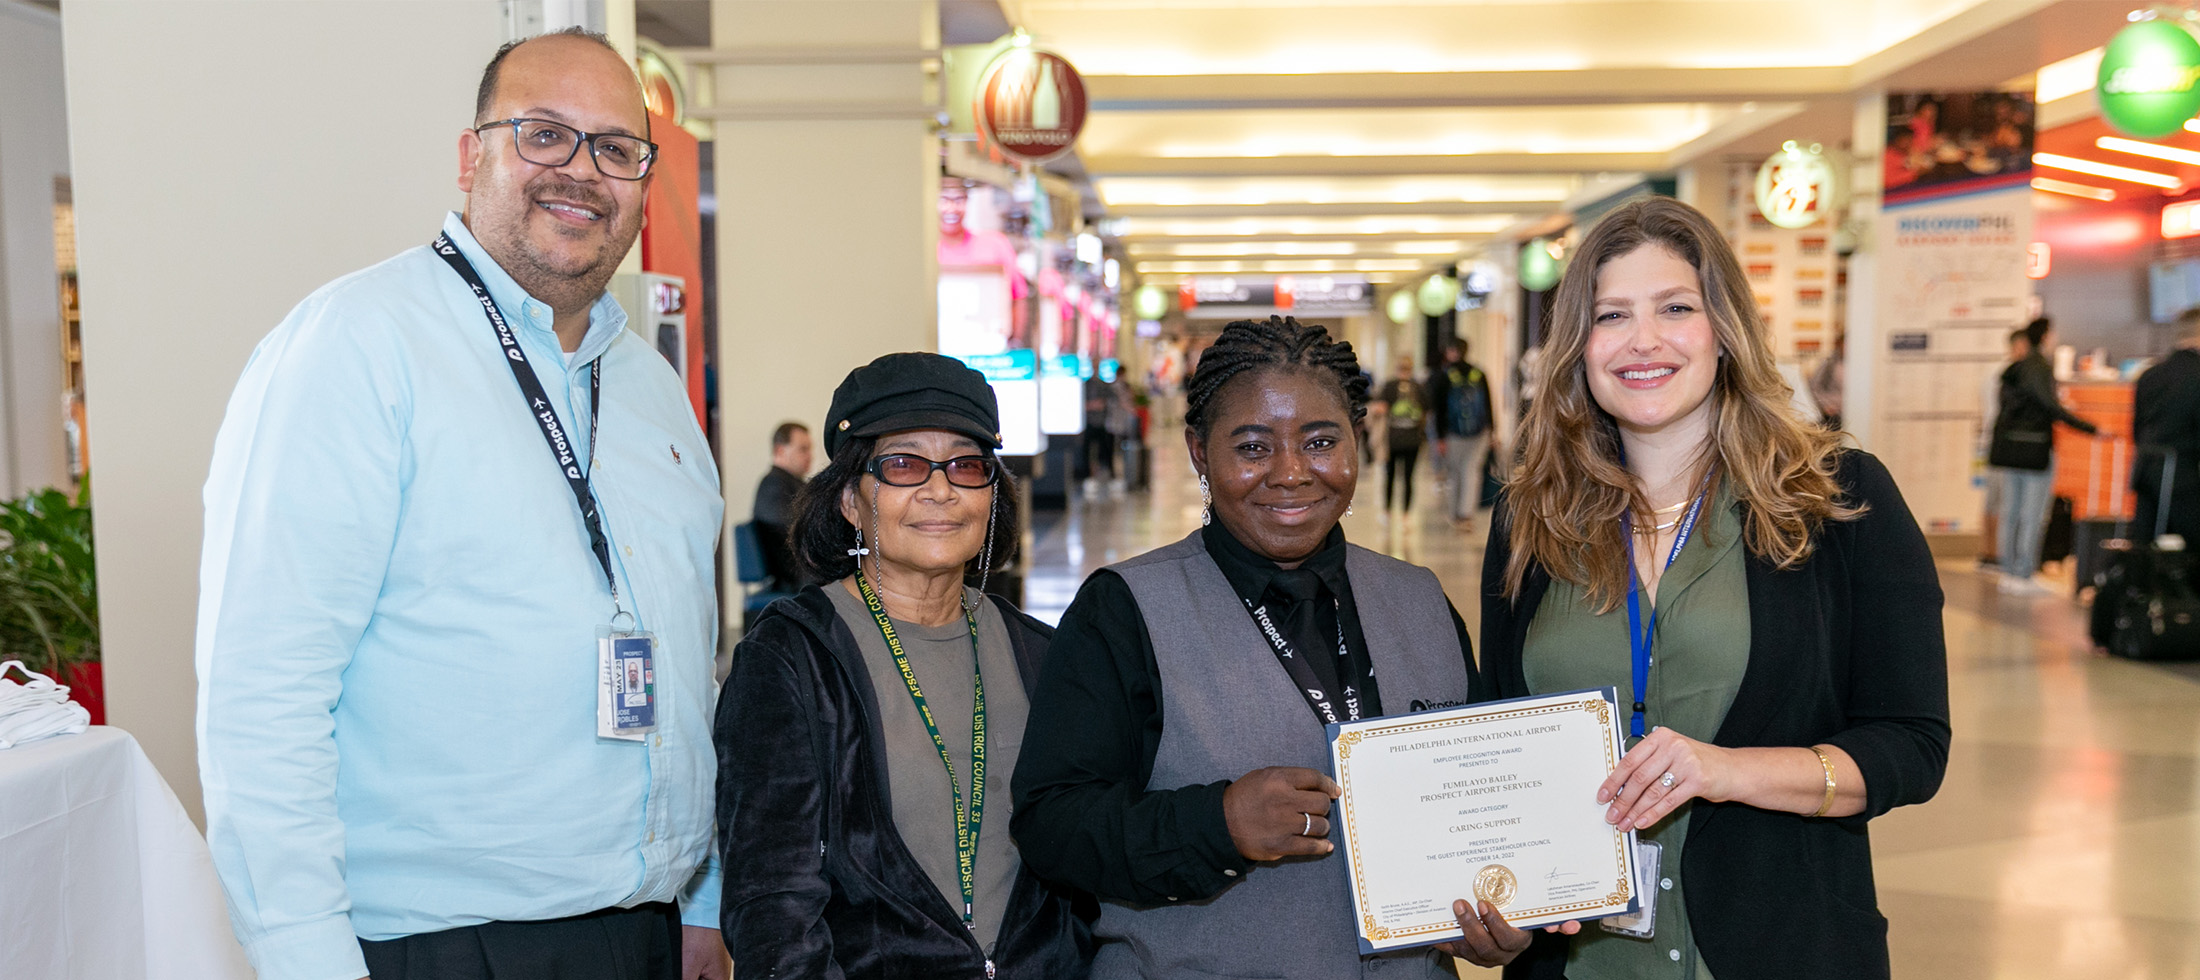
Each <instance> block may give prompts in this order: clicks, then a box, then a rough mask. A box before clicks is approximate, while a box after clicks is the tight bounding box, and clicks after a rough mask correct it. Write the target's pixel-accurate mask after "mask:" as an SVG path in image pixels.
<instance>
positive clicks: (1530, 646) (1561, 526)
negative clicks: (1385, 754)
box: [1482, 198, 1948, 980]
mask: <svg viewBox="0 0 2200 980" xmlns="http://www.w3.org/2000/svg"><path fill="white" fill-rule="evenodd" d="M1575 255H1576V258H1575V260H1574V264H1573V266H1572V267H1571V268H1569V269H1568V270H1567V273H1566V276H1565V278H1564V280H1563V281H1562V282H1561V283H1560V284H1559V287H1558V295H1557V299H1556V303H1555V306H1554V310H1553V312H1554V315H1553V317H1552V324H1551V333H1550V337H1549V340H1548V341H1547V343H1546V347H1545V352H1546V356H1545V360H1544V366H1543V370H1544V373H1543V377H1542V381H1543V387H1542V394H1541V396H1540V397H1538V398H1537V399H1536V401H1535V403H1534V404H1533V405H1532V406H1531V407H1530V408H1529V410H1528V412H1527V414H1526V416H1525V417H1524V418H1523V419H1522V422H1521V432H1520V445H1521V446H1522V447H1523V458H1522V460H1521V465H1520V467H1519V468H1518V470H1517V473H1516V476H1515V478H1514V479H1513V481H1512V482H1511V484H1510V485H1509V486H1508V487H1507V491H1506V496H1505V500H1504V502H1503V505H1502V506H1501V507H1500V510H1499V515H1498V516H1499V521H1498V524H1497V527H1496V530H1495V531H1493V533H1492V535H1491V539H1490V547H1489V550H1488V552H1487V555H1486V558H1485V564H1484V568H1483V581H1484V601H1483V617H1482V648H1483V661H1482V671H1483V674H1484V678H1485V680H1486V681H1487V682H1488V687H1489V689H1491V690H1493V691H1495V692H1496V694H1497V695H1498V696H1500V697H1518V696H1524V695H1528V694H1534V693H1545V692H1555V691H1565V690H1575V689H1580V688H1586V687H1606V686H1610V687H1615V688H1617V689H1618V690H1619V691H1620V692H1621V700H1622V707H1623V709H1626V708H1631V709H1632V711H1630V712H1628V713H1629V714H1631V715H1632V724H1631V734H1632V736H1633V737H1631V738H1630V740H1629V741H1630V747H1629V749H1628V752H1627V754H1626V756H1625V758H1624V759H1623V760H1622V761H1621V764H1620V766H1619V767H1618V769H1617V770H1616V771H1615V772H1614V773H1613V775H1612V777H1611V778H1610V779H1609V780H1607V781H1606V783H1605V784H1604V786H1603V787H1602V789H1601V790H1600V791H1599V793H1598V797H1597V799H1598V802H1600V803H1607V804H1609V807H1608V810H1607V813H1606V819H1607V820H1609V821H1611V822H1612V823H1613V824H1615V825H1617V826H1620V827H1621V828H1623V829H1633V830H1636V831H1637V832H1638V834H1639V839H1640V840H1642V841H1644V842H1646V846H1645V848H1644V852H1645V855H1646V857H1645V859H1644V861H1643V862H1642V863H1643V864H1644V865H1645V866H1646V867H1648V865H1649V864H1650V863H1651V862H1655V864H1656V867H1655V868H1654V869H1652V870H1651V873H1650V874H1649V875H1648V877H1647V879H1646V880H1647V882H1649V887H1650V888H1651V889H1652V893H1653V895H1654V901H1653V903H1652V906H1653V908H1652V911H1651V914H1649V915H1646V916H1642V917H1638V918H1637V919H1634V920H1630V921H1628V922H1625V923H1619V922H1605V923H1600V924H1598V926H1596V927H1590V928H1584V929H1583V930H1582V932H1581V934H1580V935H1579V936H1575V937H1566V936H1559V935H1539V936H1537V937H1536V943H1535V946H1534V948H1532V949H1531V950H1530V951H1529V953H1528V954H1526V955H1524V956H1522V957H1521V958H1520V959H1519V960H1516V961H1515V962H1514V964H1513V965H1512V966H1511V967H1510V968H1508V969H1507V971H1506V975H1507V976H1508V977H1516V976H1518V977H1560V976H1564V977H1571V978H1575V980H1584V978H1605V977H1626V978H1643V977H1661V978H1672V980H1701V978H1705V977H1712V976H1718V977H1723V978H1728V980H1740V978H1752V977H1781V978H1811V977H1824V978H1828V980H1832V978H1841V980H1855V978H1869V977H1885V976H1887V975H1888V972H1889V966H1888V962H1887V948H1886V920H1885V919H1884V918H1882V917H1881V916H1880V915H1879V913H1878V910H1877V902H1876V899H1875V897H1874V894H1873V889H1872V884H1871V858H1870V851H1869V844H1868V842H1867V838H1866V836H1865V830H1864V823H1865V821H1866V820H1867V819H1869V818H1870V817H1872V816H1876V815H1878V814H1880V813H1883V812H1885V811H1886V810H1888V809H1890V808H1892V807H1894V806H1899V805H1902V804H1906V803H1918V802H1922V801H1924V800H1925V799H1927V798H1928V797H1930V796H1931V795H1932V793H1933V791H1934V790H1935V789H1936V788H1937V787H1938V786H1939V782H1940V777H1941V773H1942V772H1943V770H1944V769H1945V768H1946V764H1947V746H1948V721H1947V718H1948V708H1947V668H1946V661H1945V650H1944V645H1943V639H1942V634H1941V623H1940V606H1941V594H1940V587H1939V582H1938V578H1937V576H1936V574H1935V572H1934V568H1933V564H1932V558H1931V555H1930V554H1929V552H1928V551H1927V549H1926V546H1925V540H1924V536H1923V534H1922V533H1920V531H1919V530H1918V527H1917V522H1916V521H1915V520H1914V519H1913V518H1912V517H1911V516H1910V513H1909V511H1908V509H1907V507H1905V506H1904V504H1903V502H1902V497H1901V494H1900V493H1899V492H1898V491H1897V490H1896V488H1895V486H1894V483H1893V480H1892V479H1891V478H1889V477H1888V475H1887V472H1886V469H1885V468H1884V467H1883V466H1881V465H1880V464H1879V462H1878V460H1876V459H1874V458H1872V457H1871V456H1869V455H1867V454H1865V453H1862V452H1858V451H1853V450H1844V449H1842V448H1841V447H1840V445H1839V444H1838V442H1837V440H1838V438H1839V437H1838V436H1837V435H1835V434H1833V433H1830V432H1827V431H1825V430H1822V429H1819V428H1816V427H1814V426H1811V425H1808V424H1806V423H1805V422H1804V421H1802V420H1801V419H1799V418H1797V417H1796V416H1795V415H1794V414H1793V413H1792V412H1791V410H1790V408H1789V405H1790V401H1791V393H1790V391H1789V389H1788V387H1787V385H1786V383H1785V382H1783V381H1782V380H1781V378H1780V375H1779V373H1778V370H1777V368H1776V366H1775V364H1774V360H1773V354H1772V350H1771V345H1770V342H1769V339H1768V337H1767V331H1766V329H1765V325H1764V323H1763V321H1762V320H1761V319H1760V318H1759V316H1758V313H1757V305H1756V301H1755V299H1754V297H1753V295H1752V293H1751V290H1750V288H1749V285H1748V283H1747V281H1746V280H1745V279H1744V277H1743V275H1742V271H1741V268H1740V265H1739V264H1738V263H1737V262H1736V261H1735V258H1734V254H1733V251H1732V249H1731V248H1730V247H1729V246H1728V245H1727V243H1726V241H1725V239H1724V238H1722V237H1721V236H1720V235H1719V233H1718V232H1717V230H1716V229H1714V228H1713V227H1712V226H1711V224H1710V222H1709V221H1707V220H1705V218H1704V217H1703V215H1701V214H1700V213H1698V212H1696V211H1695V210H1694V209H1693V208H1690V207H1688V206H1687V205H1685V204H1682V203H1680V202H1678V201H1674V200H1672V199H1670V198H1645V199H1642V200H1639V201H1636V202H1634V203H1631V204H1629V205H1627V206H1625V207H1622V208H1620V209H1619V210H1617V211H1615V212H1613V213H1612V214H1611V215H1610V216H1608V217H1606V218H1605V219H1604V220H1603V221H1602V222H1601V223H1599V224H1598V225H1597V226H1596V227H1595V228H1594V229H1592V230H1591V231H1590V232H1589V234H1588V235H1587V236H1586V238H1585V239H1584V240H1583V242H1582V244H1581V246H1580V247H1579V248H1578V249H1577V250H1576V252H1575Z"/></svg>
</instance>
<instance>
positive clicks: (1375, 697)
mask: <svg viewBox="0 0 2200 980" xmlns="http://www.w3.org/2000/svg"><path fill="white" fill-rule="evenodd" d="M1185 392H1186V395H1185V397H1186V405H1185V426H1186V432H1185V442H1186V445H1187V446H1188V448H1189V449H1190V452H1191V458H1192V466H1193V468H1194V469H1196V470H1197V471H1198V472H1199V475H1200V487H1201V490H1202V495H1203V496H1204V497H1205V498H1206V503H1207V506H1206V510H1205V513H1204V516H1203V523H1204V525H1205V526H1203V527H1202V528H1201V529H1200V530H1198V531H1195V532H1193V533H1192V534H1191V535H1190V536H1189V537H1186V538H1185V539H1184V540H1182V541H1179V542H1177V543H1176V544H1173V545H1169V546H1167V547H1164V548H1161V549H1159V550H1156V551H1153V552H1149V553H1147V554H1145V555H1141V556H1139V557H1137V558H1133V559H1130V560H1129V561H1125V562H1121V563H1118V564H1116V565H1112V566H1110V567H1108V568H1105V569H1102V570H1101V571H1099V572H1096V573H1094V574H1093V576H1092V577H1091V578H1089V579H1087V580H1086V582H1085V584H1084V586H1083V588H1082V589H1081V590H1080V591H1079V592H1078V595H1077V598H1076V600H1075V601H1073V602H1072V603H1071V604H1070V607H1069V609H1068V611H1067V612H1065V613H1064V614H1063V617H1062V624H1061V627H1060V628H1059V629H1058V630H1057V631H1056V633H1055V635H1054V644H1053V646H1052V648H1051V649H1050V651H1049V653H1048V656H1047V661H1046V666H1045V668H1044V670H1043V671H1042V672H1041V674H1040V680H1039V685H1038V688H1037V690H1036V691H1035V692H1034V694H1033V696H1032V710H1031V720H1030V723H1029V725H1028V726H1027V728H1026V730H1025V739H1024V751H1023V756H1022V758H1021V760H1020V761H1019V764H1018V766H1017V769H1016V778H1015V788H1016V815H1015V818H1014V822H1013V823H1012V824H1011V829H1012V830H1013V831H1014V833H1015V835H1016V842H1017V844H1018V846H1019V847H1020V848H1021V849H1022V853H1023V855H1024V860H1025V861H1026V862H1027V863H1028V864H1029V865H1030V866H1031V867H1032V868H1033V869H1034V870H1036V871H1038V872H1039V874H1040V875H1042V876H1044V877H1047V878H1049V879H1052V880H1056V881H1061V882H1066V883H1068V884H1071V885H1074V886H1076V887H1078V888H1081V889H1086V890H1089V891H1091V892H1093V893H1095V894H1097V895H1099V896H1100V897H1101V899H1102V900H1103V903H1102V909H1101V913H1100V919H1099V922H1098V923H1097V925H1096V926H1095V928H1094V933H1095V935H1096V936H1097V938H1098V939H1099V942H1100V946H1099V950H1098V952H1097V954H1096V956H1095V958H1094V962H1093V976H1094V977H1095V978H1103V980H1120V978H1131V977H1144V978H1163V977H1170V978H1174V977H1183V978H1212V977H1292V978H1301V977H1303V978H1307V980H1337V978H1342V977H1358V976H1361V975H1362V973H1363V972H1365V971H1368V970H1373V969H1377V968H1385V973H1384V975H1385V976H1387V977H1398V978H1407V977H1430V978H1437V977H1442V978H1450V977H1452V976H1454V974H1453V973H1452V972H1451V970H1450V965H1449V962H1448V960H1447V959H1446V957H1445V956H1444V955H1442V954H1440V953H1438V952H1436V951H1433V950H1430V949H1426V948H1422V949H1414V950H1409V951H1407V952H1404V953H1402V954H1398V955H1395V956H1384V957H1362V956H1361V955H1360V954H1359V952H1358V950H1359V946H1358V940H1357V935H1356V933H1355V931H1354V916H1353V908H1352V904H1351V897H1350V895H1349V893H1348V891H1347V882H1346V878H1345V873H1344V869H1343V867H1342V866H1341V861H1342V858H1341V857H1340V856H1338V855H1336V854H1334V853H1333V852H1334V851H1335V849H1336V843H1335V840H1334V834H1333V828H1332V826H1331V820H1330V816H1331V810H1330V804H1331V801H1332V800H1333V799H1334V798H1335V797H1336V795H1337V794H1338V792H1339V790H1338V787H1337V785H1336V783H1334V782H1332V781H1331V780H1330V779H1329V778H1328V777H1327V776H1324V775H1323V774H1322V769H1323V768H1324V767H1325V766H1326V764H1327V759H1328V739H1327V737H1326V733H1325V730H1324V726H1325V725H1327V724H1328V723H1330V722H1336V721H1347V720H1357V719H1361V718H1373V717H1376V716H1378V715H1381V714H1382V713H1384V712H1386V711H1388V712H1393V713H1396V712H1404V711H1409V710H1417V709H1421V708H1427V707H1436V706H1448V705H1459V704H1465V703H1468V702H1469V701H1471V700H1473V699H1474V698H1475V697H1476V692H1475V689H1474V686H1475V680H1474V677H1473V667H1474V664H1473V659H1472V653H1471V648H1470V643H1469V641H1468V638H1467V632H1466V627H1465V625H1464V624H1463V623H1462V622H1461V621H1460V618H1459V616H1458V614H1457V613H1456V612H1452V611H1451V609H1450V603H1449V601H1448V600H1447V599H1446V598H1445V597H1444V591H1443V589H1442V587H1441V586H1439V585H1438V584H1437V581H1436V577H1435V576H1434V575H1433V574H1431V573H1430V572H1429V571H1428V570H1427V569H1424V568H1418V567H1415V566H1412V565H1408V564H1406V563H1404V562H1400V561H1396V560H1393V559H1390V558H1386V557H1383V556H1381V555H1377V554H1375V553H1373V552H1370V551H1367V550H1366V549H1363V548H1357V547H1352V546H1349V545H1347V544H1345V540H1344V533H1343V531H1342V530H1340V529H1339V528H1338V526H1337V521H1338V519H1339V518H1340V517H1342V516H1343V515H1344V513H1345V511H1346V510H1347V509H1348V508H1349V507H1350V505H1351V502H1352V495H1353V490H1354V488H1355V486H1356V485H1357V482H1358V479H1359V460H1360V451H1359V446H1358V443H1357V440H1356V438H1355V436H1354V432H1355V428H1356V427H1357V425H1358V424H1359V422H1360V421H1361V419H1362V417H1363V416H1364V415H1365V413H1366V408H1367V381H1366V379H1365V378H1364V377H1363V376H1362V375H1361V374H1360V367H1359V363H1358V361H1357V360H1355V359H1354V357H1353V354H1352V348H1351V345H1349V344H1343V343H1338V342H1335V341H1332V340H1331V339H1330V338H1329V334H1328V332H1327V331H1325V330H1323V329H1322V328H1320V327H1310V326H1302V325H1300V324H1299V323H1298V322H1297V321H1295V320H1292V319H1289V318H1282V317H1272V318H1270V319H1268V320H1267V321H1264V322H1253V321H1240V322H1237V323H1232V324H1230V325H1229V326H1228V327H1227V328H1225V329H1224V330H1223V332H1222V335H1221V336H1220V337H1219V338H1218V339H1217V340H1216V341H1215V344H1214V346H1213V347H1211V348H1209V349H1208V350H1207V352H1206V353H1205V354H1204V355H1203V356H1202V357H1201V358H1200V360H1199V366H1198V368H1197V369H1196V370H1195V371H1194V372H1193V374H1192V377H1191V378H1190V380H1189V381H1188V382H1187V383H1186V385H1185ZM1459 894H1461V895H1466V894H1470V887H1469V885H1468V883H1466V882H1461V883H1460V889H1459ZM1451 912H1452V914H1453V915H1455V916H1456V917H1457V919H1458V922H1459V926H1460V928H1461V929H1462V930H1463V931H1464V932H1465V937H1464V938H1462V939H1460V940H1458V941H1456V942H1454V943H1451V944H1450V945H1449V946H1446V947H1443V950H1444V952H1445V953H1449V954H1450V955H1453V956H1461V957H1465V958H1468V959H1471V960H1473V961H1475V962H1478V963H1482V964H1485V965H1491V964H1496V963H1501V962H1503V961H1505V960H1507V959H1510V958H1511V957H1512V956H1513V955H1516V954H1517V953H1518V952H1519V951H1520V950H1521V949H1524V948H1526V946H1527V944H1528V937H1527V935H1526V934H1525V933H1523V932H1521V931H1520V930H1518V929H1515V928H1513V927H1512V926H1510V925H1508V924H1506V923H1505V921H1504V920H1503V918H1501V917H1500V916H1499V915H1498V914H1497V913H1496V912H1495V911H1494V910H1492V909H1490V908H1489V907H1488V906H1487V905H1481V906H1479V907H1471V906H1470V905H1469V903H1467V902H1463V901H1462V902H1457V903H1454V904H1453V905H1452V908H1451Z"/></svg>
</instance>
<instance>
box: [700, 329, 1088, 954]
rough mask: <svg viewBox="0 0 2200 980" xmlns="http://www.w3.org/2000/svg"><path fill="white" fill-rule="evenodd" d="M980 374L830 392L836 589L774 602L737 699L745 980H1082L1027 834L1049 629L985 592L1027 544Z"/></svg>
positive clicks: (929, 365)
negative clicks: (1026, 736)
mask: <svg viewBox="0 0 2200 980" xmlns="http://www.w3.org/2000/svg"><path fill="white" fill-rule="evenodd" d="M999 418H1000V416H999V409H998V408H997V407H996V404H995V402H994V398H993V390H992V388H991V387H989V386H988V385H987V384H986V382H985V379H984V378H983V377H982V376H980V375H979V374H978V373H977V372H976V371H973V370H971V369H970V368H968V367H965V366H964V365H963V364H962V363H961V362H959V361H955V360H953V359H950V358H946V357H941V356H939V355H937V354H888V355H886V356H885V357H881V358H879V359H878V360H876V361H873V362H871V363H870V364H869V365H866V366H864V367H861V368H857V369H856V370H855V371H854V372H852V373H850V374H849V375H848V378H847V380H846V381H844V382H842V383H841V385H840V388H839V389H838V390H836V391H835V392H834V393H833V404H832V415H831V417H830V418H829V419H827V421H826V428H825V450H826V453H827V455H828V456H830V457H831V461H830V463H829V464H828V465H827V466H826V467H825V470H824V472H822V473H820V474H818V476H817V478H816V479H813V480H811V481H810V483H809V485H808V486H807V487H805V488H804V489H803V491H802V495H801V496H800V497H799V498H797V500H796V505H795V506H796V514H795V519H794V527H793V544H794V549H795V552H796V557H797V559H798V560H799V561H800V562H801V563H802V564H803V566H804V570H805V571H806V572H808V573H809V574H810V576H811V577H812V578H815V579H819V580H823V581H824V582H825V583H826V584H825V585H823V586H811V587H810V588H807V589H804V590H803V591H802V592H800V593H798V594H797V595H795V596H793V597H791V598H788V599H782V600H780V601H778V602H775V603H773V604H772V605H771V606H770V607H769V608H767V609H766V610H765V611H764V613H763V614H762V615H761V616H760V617H759V618H758V620H757V622H756V625H755V627H754V628H753V629H752V630H751V631H750V633H749V635H748V637H747V638H746V639H744V640H742V641H741V643H740V645H739V646H737V647H736V648H735V649H734V655H733V667H732V673H731V675H730V676H728V677H727V678H726V683H725V689H724V693H723V694H722V695H721V696H720V698H719V702H718V722H717V733H716V734H717V743H718V759H719V763H718V840H719V841H720V843H721V845H722V846H723V848H724V854H723V858H724V867H725V892H724V901H723V905H722V911H721V917H722V919H723V924H724V934H725V937H726V945H727V947H728V948H729V949H730V950H731V951H732V953H733V959H734V963H735V964H736V969H738V970H739V971H740V972H741V975H742V976H760V977H826V976H830V977H850V978H855V977H877V978H899V977H1002V978H1016V977H1029V978H1049V980H1052V978H1057V977H1072V978H1074V977H1082V976H1084V975H1085V971H1086V966H1087V963H1088V960H1089V951H1090V931H1089V929H1088V927H1087V924H1086V918H1085V917H1083V916H1080V915H1079V913H1078V910H1077V909H1076V907H1075V902H1074V900H1073V897H1072V896H1071V895H1070V894H1068V893H1066V892H1064V891H1061V890H1059V889H1056V888H1054V887H1052V886H1049V885H1045V884H1042V883H1041V882H1040V881H1039V880H1038V879H1037V878H1036V877H1034V876H1033V875H1032V874H1031V873H1030V872H1028V871H1026V870H1024V868H1023V864H1022V860H1021V858H1020V856H1019V855H1018V853H1017V849H1016V847H1015V845H1014V844H1013V843H1012V842H1011V841H1010V839H1009V833H1008V811H1009V809H1010V808H1009V806H1008V803H1009V796H1008V777H1009V776H1010V774H1011V773H1013V772H1015V770H1016V763H1017V754H1018V747H1019V746H1020V744H1021V743H1022V741H1023V729H1024V719H1025V715H1026V714H1027V712H1028V708H1029V701H1028V700H1027V697H1026V690H1027V687H1028V685H1029V684H1030V683H1031V682H1032V681H1033V680H1034V679H1035V674H1036V670H1037V664H1038V662H1039V658H1040V656H1041V655H1043V654H1044V653H1045V652H1046V648H1047V643H1048V640H1049V638H1050V637H1051V635H1052V632H1053V631H1052V630H1050V629H1048V628H1047V627H1046V626H1044V625H1042V624H1040V623H1039V622H1037V621H1036V620H1033V619H1032V618H1030V617H1029V616H1025V615H1024V614H1023V613H1021V612H1019V611H1018V610H1017V609H1016V607H1015V606H1013V605H1011V604H1009V603H1008V602H1007V601H1005V600H1002V599H1000V598H999V597H995V596H987V595H985V594H984V592H983V589H984V583H985V579H986V576H987V574H988V572H989V571H990V570H991V569H992V568H993V566H995V565H997V564H1000V563H1002V562H1004V561H1006V560H1007V559H1008V558H1009V557H1010V556H1011V555H1013V553H1014V551H1015V548H1016V543H1017V540H1018V538H1019V531H1018V528H1017V524H1016V497H1015V493H1016V490H1015V484H1014V483H1013V482H1012V480H1011V478H1010V477H1009V476H1008V475H1007V474H1006V473H1004V472H1003V471H1002V468H1001V465H1000V460H999V459H998V458H997V457H996V456H995V455H994V450H995V449H997V448H999V446H1000V435H999V433H998V431H997V430H998V429H999V426H1000V421H999Z"/></svg>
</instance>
